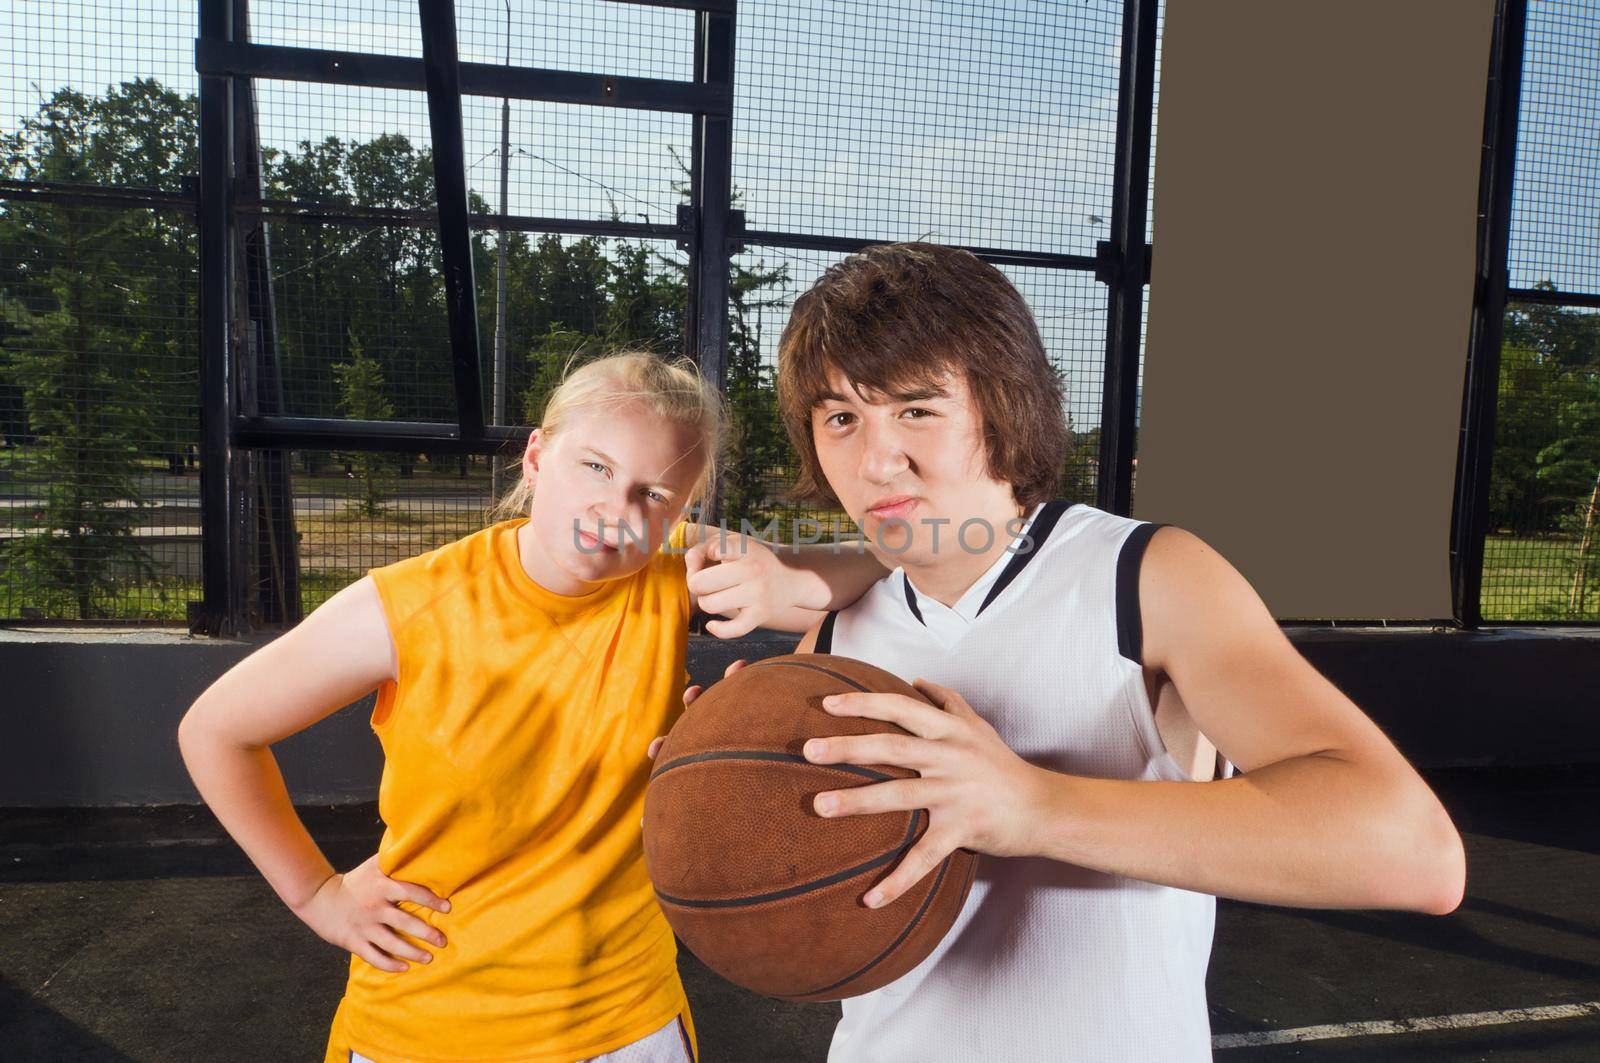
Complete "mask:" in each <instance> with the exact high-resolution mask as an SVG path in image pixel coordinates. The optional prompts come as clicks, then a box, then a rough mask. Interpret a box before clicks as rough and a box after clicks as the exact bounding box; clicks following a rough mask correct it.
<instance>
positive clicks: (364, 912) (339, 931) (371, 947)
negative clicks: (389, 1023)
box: [294, 853, 450, 973]
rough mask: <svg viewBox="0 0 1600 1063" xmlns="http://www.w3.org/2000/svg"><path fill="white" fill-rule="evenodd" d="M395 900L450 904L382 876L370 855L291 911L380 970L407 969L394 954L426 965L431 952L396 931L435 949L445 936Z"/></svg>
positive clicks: (409, 884) (441, 907) (435, 906)
mask: <svg viewBox="0 0 1600 1063" xmlns="http://www.w3.org/2000/svg"><path fill="white" fill-rule="evenodd" d="M397 901H411V902H412V903H414V904H420V905H422V906H423V907H425V908H432V909H434V910H436V911H440V912H448V911H449V910H450V902H449V901H447V900H445V899H444V898H443V897H440V896H438V895H437V894H435V893H434V892H433V891H432V890H430V889H428V887H426V886H421V885H418V884H417V883H415V882H400V881H397V880H396V879H392V878H390V877H389V876H388V875H385V874H384V873H383V872H382V871H381V870H380V869H379V868H378V854H377V853H373V854H372V856H370V857H368V858H367V859H366V860H365V861H363V862H362V863H361V864H359V865H358V866H356V867H355V868H352V869H351V870H350V871H348V872H345V873H344V874H340V875H332V876H329V878H328V880H327V881H326V882H324V883H323V884H322V885H321V886H319V887H318V888H317V892H316V893H314V894H312V896H311V899H310V900H308V901H306V903H305V904H303V905H301V906H300V907H299V908H297V909H295V910H294V913H295V914H296V915H298V916H299V917H300V919H301V920H302V921H303V922H304V923H305V924H306V925H307V926H309V927H310V928H311V929H312V930H314V931H316V932H317V936H318V937H320V938H322V940H324V941H326V942H328V943H329V944H332V945H337V946H339V947H340V948H342V949H344V950H345V951H346V952H353V953H355V954H356V955H357V956H360V957H361V958H362V959H364V960H366V961H367V962H368V963H370V964H372V966H374V967H376V968H378V969H379V970H380V971H391V972H394V973H399V972H401V971H407V970H410V969H411V967H410V964H407V963H405V962H403V960H402V959H400V958H398V957H404V959H409V960H415V961H416V962H418V963H429V962H431V961H432V960H433V955H432V953H429V952H427V951H426V950H424V949H421V948H418V947H417V946H416V945H413V944H411V943H410V942H409V941H407V940H406V939H405V938H403V937H401V936H400V934H399V933H398V931H402V930H403V931H405V932H406V933H407V934H409V935H411V936H412V937H413V938H416V939H417V940H419V941H426V942H429V943H430V944H432V945H434V946H436V947H438V948H443V947H444V945H445V937H444V934H443V933H441V932H440V931H439V930H438V929H437V928H436V927H431V926H429V925H428V924H427V923H425V922H423V921H422V920H421V919H419V918H417V917H416V916H415V915H412V914H411V913H410V912H408V911H406V910H405V909H403V908H401V907H399V905H398V904H397V903H396V902H397Z"/></svg>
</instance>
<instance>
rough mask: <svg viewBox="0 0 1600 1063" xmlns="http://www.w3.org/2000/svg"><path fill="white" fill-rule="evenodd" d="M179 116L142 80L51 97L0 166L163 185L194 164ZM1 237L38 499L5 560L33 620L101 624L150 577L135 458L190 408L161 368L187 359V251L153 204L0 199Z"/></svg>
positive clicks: (10, 346)
mask: <svg viewBox="0 0 1600 1063" xmlns="http://www.w3.org/2000/svg"><path fill="white" fill-rule="evenodd" d="M192 108H193V99H192V97H191V98H182V97H179V96H177V95H176V94H173V93H170V92H167V91H166V90H164V89H161V88H160V86H159V85H157V84H156V83H155V82H147V81H138V82H130V83H127V84H124V85H123V86H121V87H120V88H117V89H113V90H112V91H111V92H109V93H108V94H107V95H106V96H105V97H104V98H91V97H89V96H86V95H85V94H83V93H80V92H77V91H76V90H73V89H60V90H58V91H57V92H56V93H55V94H54V95H52V96H51V97H50V98H49V99H47V100H45V101H44V102H43V103H42V104H41V105H40V107H39V110H38V111H37V113H35V114H34V115H32V116H29V117H27V118H25V119H23V121H22V122H21V123H20V125H19V128H18V129H17V130H16V131H15V132H14V133H11V134H8V135H6V136H4V137H0V172H3V173H4V175H5V176H7V177H11V178H19V179H23V180H34V181H51V182H62V183H71V184H106V183H110V182H113V181H128V182H131V181H138V182H140V183H141V184H144V185H146V186H154V187H157V188H162V187H166V188H172V187H174V186H175V185H176V183H177V182H178V181H179V180H180V179H181V170H182V168H183V167H185V166H189V165H191V164H192V158H193V155H192V147H189V146H187V145H185V144H184V143H183V137H184V136H186V135H189V133H186V129H187V130H191V131H192V128H193V112H192ZM0 244H4V246H5V247H6V248H7V252H8V255H9V256H12V257H13V260H14V267H13V268H12V269H9V270H8V271H7V273H6V276H5V278H4V281H3V282H0V319H3V321H4V339H3V345H0V379H4V380H5V381H6V382H7V383H8V385H9V387H10V389H11V390H12V393H13V395H16V396H20V399H21V405H22V407H23V415H24V417H25V420H26V426H27V432H28V436H29V438H30V439H31V445H30V446H27V447H24V448H22V454H21V455H20V457H19V459H18V460H17V465H18V467H19V468H20V470H21V472H22V476H23V478H24V479H25V480H30V481H33V482H34V483H35V484H36V486H37V490H38V495H37V505H36V506H35V507H34V508H33V509H31V510H30V511H28V512H27V514H26V516H25V517H24V519H23V521H22V529H21V530H22V535H21V536H20V537H19V538H16V539H13V540H11V541H10V542H9V543H8V544H7V545H6V547H5V551H4V552H5V564H6V567H7V569H8V571H9V572H11V573H13V575H12V576H11V577H10V578H11V579H13V580H17V581H20V582H21V583H22V584H23V585H25V586H27V587H30V588H31V589H32V593H33V594H34V595H36V598H37V601H38V603H39V605H38V607H40V608H41V609H42V610H43V611H46V612H49V613H55V614H64V613H66V612H68V611H75V612H76V615H77V616H78V617H80V618H85V619H87V618H91V617H95V616H100V615H104V614H106V613H107V612H109V611H110V610H111V606H112V604H113V602H114V600H115V599H116V598H117V597H118V596H119V594H120V593H121V592H122V591H123V590H124V588H125V585H126V584H127V583H128V582H129V581H130V580H147V579H154V577H155V575H156V573H155V570H154V566H153V565H152V564H151V563H150V561H149V559H148V557H147V556H146V554H145V552H144V550H142V549H141V548H140V546H139V543H138V540H137V538H136V535H135V533H136V530H137V527H138V524H139V519H140V518H139V510H140V509H141V508H143V507H144V506H145V505H146V501H145V499H144V497H143V494H142V484H141V475H142V470H141V467H140V464H139V456H140V452H141V450H150V449H152V448H154V449H157V450H168V449H170V448H171V447H172V446H173V445H174V443H173V439H172V437H171V435H170V434H169V432H171V430H172V429H171V426H172V423H173V422H172V421H171V420H167V421H163V420H162V419H161V418H160V417H159V416H158V414H159V413H160V412H162V410H163V407H165V408H167V409H170V408H172V407H177V406H182V407H184V408H185V409H186V412H192V410H193V402H192V397H191V396H185V395H183V394H181V393H179V394H175V393H174V385H177V386H178V387H182V386H183V385H185V384H189V383H191V382H192V380H193V377H192V375H186V374H185V373H184V372H182V371H177V372H175V371H174V369H173V365H172V360H173V359H174V358H175V357H180V358H181V357H182V356H183V355H184V354H186V353H192V347H191V346H190V345H191V344H192V342H193V341H192V336H193V320H192V317H188V314H187V308H188V307H190V306H191V305H192V304H191V303H190V302H189V300H190V298H192V297H191V296H189V295H187V294H186V293H187V292H188V291H191V290H192V287H193V278H192V269H190V270H186V269H185V264H184V257H183V255H184V252H185V251H186V250H187V249H188V248H189V247H190V246H192V245H191V244H190V243H189V240H188V236H187V233H186V232H185V230H184V229H183V227H182V225H181V223H175V222H173V221H172V220H170V219H168V218H166V217H163V216H162V215H161V213H160V212H158V211H148V210H108V209H105V208H95V207H89V206H85V205H82V204H79V203H70V202H61V201H55V202H38V203H34V202H20V203H18V202H11V203H7V204H5V207H4V210H3V213H0ZM191 261H192V260H191ZM186 273H187V274H188V275H187V276H186ZM186 317H188V320H187V321H186V320H184V319H185V318H186ZM191 364H192V363H191ZM185 399H189V401H187V402H186V401H184V400H185Z"/></svg>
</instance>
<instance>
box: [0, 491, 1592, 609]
mask: <svg viewBox="0 0 1600 1063" xmlns="http://www.w3.org/2000/svg"><path fill="white" fill-rule="evenodd" d="M483 497H485V498H487V495H486V494H485V495H484V496H483ZM833 516H834V515H833V514H830V513H824V512H820V511H817V512H804V511H801V512H796V511H789V512H784V513H782V514H781V515H780V517H781V519H780V522H779V537H780V538H782V539H789V538H790V537H791V533H792V530H793V525H792V524H791V523H790V522H791V521H792V520H793V519H795V518H796V517H810V518H813V519H817V520H820V521H822V522H823V525H822V527H823V532H822V536H823V540H824V541H828V540H829V539H831V538H832V535H833V532H834V526H832V525H830V523H829V521H830V519H831V518H832V517H833ZM752 523H753V524H754V526H755V527H756V529H758V530H759V529H761V528H763V527H764V526H765V524H766V521H765V519H762V520H753V521H752ZM297 526H298V529H299V531H300V591H301V602H302V605H303V607H304V609H305V610H306V611H308V612H309V611H310V610H312V609H314V608H316V607H317V606H318V605H321V604H322V603H323V602H324V601H326V600H327V599H328V598H330V597H332V596H333V594H334V593H336V592H337V591H338V590H339V589H340V588H342V587H345V586H347V585H348V584H350V583H352V582H354V581H355V580H357V579H359V578H360V577H361V576H362V575H363V574H364V573H365V572H366V571H367V570H368V569H370V568H376V567H379V566H382V565H387V564H392V563H393V562H396V561H400V560H403V559H405V558H407V557H412V556H414V555H416V554H419V553H423V552H424V551H427V550H432V549H434V548H435V547H438V546H443V545H444V544H446V543H449V542H453V541H454V540H456V539H458V538H460V537H461V536H463V535H467V534H469V533H471V532H473V531H476V530H477V529H478V528H481V527H483V521H482V512H481V511H479V510H477V509H473V510H470V511H462V512H454V513H450V512H445V513H433V512H429V511H427V510H422V511H416V510H398V509H395V510H391V511H389V512H386V513H384V514H381V515H379V516H376V517H362V516H359V515H357V514H355V513H352V512H351V511H350V510H348V509H340V510H334V511H331V512H328V513H325V514H317V515H314V516H302V517H301V518H300V519H299V521H298V524H297ZM729 527H730V530H737V529H738V523H737V521H730V522H729ZM853 530H854V529H853V526H851V525H849V522H848V521H846V522H844V525H843V526H839V527H838V531H839V532H840V533H841V534H843V535H848V534H850V533H851V532H852V531H853ZM1591 549H1592V550H1593V549H1600V547H1593V546H1592V547H1591ZM1576 558H1577V542H1576V540H1574V539H1572V538H1570V537H1563V538H1552V537H1546V536H1524V537H1512V536H1506V535H1492V536H1490V537H1489V540H1488V542H1487V543H1486V544H1485V549H1484V575H1483V616H1484V619H1485V621H1487V622H1490V623H1493V622H1496V621H1532V622H1545V623H1563V622H1573V621H1589V622H1595V621H1600V580H1594V579H1591V580H1590V581H1589V585H1588V587H1587V594H1586V596H1585V599H1584V602H1583V606H1582V608H1581V609H1572V608H1569V606H1568V600H1569V596H1570V593H1571V590H1572V579H1573V577H1572V572H1573V566H1574V565H1575V563H1576ZM201 593H202V592H201V587H200V583H199V581H198V580H195V579H183V578H176V577H169V578H164V579H160V580H157V581H153V582H145V583H141V584H137V585H130V586H128V587H126V588H125V590H124V591H123V593H121V594H118V595H116V596H115V597H114V598H112V599H111V600H109V601H105V600H102V601H100V602H98V603H97V604H98V608H99V609H100V610H101V611H102V612H103V613H106V614H108V615H107V616H105V617H104V619H111V620H145V621H151V620H154V621H169V622H171V623H174V624H183V623H185V622H186V621H187V616H188V603H189V602H190V601H198V600H199V599H200V598H201ZM41 597H42V596H41V595H39V594H38V593H37V592H36V591H32V590H31V589H30V588H28V587H25V586H22V585H21V583H20V581H19V580H15V579H9V580H8V578H7V576H6V574H5V573H4V572H3V571H0V617H4V618H8V619H16V618H19V617H21V615H22V610H23V608H24V607H35V608H36V607H37V604H38V603H39V601H40V600H41ZM61 608H63V609H64V610H66V611H64V612H60V613H55V612H46V613H45V618H47V619H52V620H58V619H76V608H75V606H73V605H72V604H71V603H66V604H64V605H63V606H62V607H61Z"/></svg>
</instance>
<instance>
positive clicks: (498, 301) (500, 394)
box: [489, 0, 511, 502]
mask: <svg viewBox="0 0 1600 1063" xmlns="http://www.w3.org/2000/svg"><path fill="white" fill-rule="evenodd" d="M510 65H511V0H506V66H508V67H509V66H510ZM510 184H511V100H510V98H509V97H506V98H502V99H501V101H500V217H501V218H505V217H506V216H507V215H508V214H510V213H511V206H510V204H509V202H508V196H509V189H510ZM506 296H507V292H506V227H505V224H504V222H502V223H501V225H500V228H499V230H498V234H497V236H496V237H495V251H494V404H493V423H494V424H505V423H506ZM489 469H490V473H489V497H490V498H492V499H493V500H495V501H496V502H498V501H499V500H500V494H501V492H502V490H503V485H502V484H501V469H500V462H499V461H498V460H497V459H495V458H490V459H489Z"/></svg>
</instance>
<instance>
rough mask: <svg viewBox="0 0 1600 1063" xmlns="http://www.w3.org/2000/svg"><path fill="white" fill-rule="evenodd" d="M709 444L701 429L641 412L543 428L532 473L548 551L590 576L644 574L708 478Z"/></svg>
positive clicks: (577, 573)
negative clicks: (704, 447) (704, 444)
mask: <svg viewBox="0 0 1600 1063" xmlns="http://www.w3.org/2000/svg"><path fill="white" fill-rule="evenodd" d="M699 443H700V440H699V437H698V434H697V433H696V432H695V430H694V429H693V428H692V427H689V426H685V425H678V424H674V423H672V422H670V421H666V420H663V419H660V418H657V417H654V416H651V415H649V414H648V413H645V412H642V411H640V410H637V409H632V408H627V409H609V410H608V409H585V410H578V411H575V412H574V413H573V414H572V415H571V416H570V419H569V420H568V421H567V423H566V424H565V425H564V426H563V427H562V430H561V431H560V432H557V433H554V434H552V435H550V436H545V435H544V433H543V432H542V430H539V429H535V431H534V434H533V436H532V437H531V438H530V439H529V440H528V449H527V451H526V453H525V454H524V455H523V475H524V476H528V477H530V478H531V479H532V480H533V483H534V496H533V506H532V510H531V513H530V516H531V517H532V518H533V519H532V520H531V521H530V523H531V524H532V525H533V527H534V529H535V531H536V533H537V534H538V536H539V538H540V541H541V542H542V543H543V545H544V547H545V550H546V552H547V553H548V555H549V556H550V557H552V558H554V559H555V560H556V561H557V563H558V564H560V565H561V567H562V568H563V569H565V570H566V571H567V573H568V574H570V575H572V576H574V577H576V578H578V579H583V580H602V579H608V578H613V577H616V576H619V575H626V574H627V573H629V572H633V571H636V570H637V569H638V568H639V567H640V566H641V565H643V564H644V563H645V562H646V561H648V560H649V556H650V554H652V553H653V552H654V551H655V550H656V549H657V548H658V547H659V546H660V545H661V543H662V542H663V541H664V540H665V538H666V534H667V532H668V531H670V530H671V528H672V526H673V525H674V524H675V523H677V521H678V518H679V517H680V516H681V515H682V513H683V508H684V504H685V502H686V501H687V500H688V497H689V493H690V492H691V491H693V489H694V486H695V483H696V481H698V480H699V478H700V471H701V465H702V457H701V455H700V453H699ZM602 521H603V522H604V525H603V528H604V531H603V535H602ZM602 539H603V545H602Z"/></svg>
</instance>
